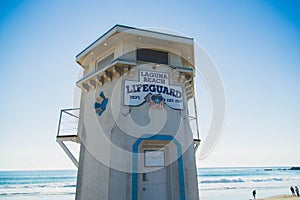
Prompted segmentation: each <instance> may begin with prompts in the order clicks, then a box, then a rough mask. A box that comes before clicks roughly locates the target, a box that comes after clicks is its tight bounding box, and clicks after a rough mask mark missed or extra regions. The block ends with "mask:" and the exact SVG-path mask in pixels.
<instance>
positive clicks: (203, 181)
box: [199, 177, 284, 184]
mask: <svg viewBox="0 0 300 200" xmlns="http://www.w3.org/2000/svg"><path fill="white" fill-rule="evenodd" d="M270 181H278V182H279V181H284V179H283V178H278V177H274V178H232V179H229V178H220V179H204V180H201V178H200V180H199V183H208V184H209V183H243V182H270Z"/></svg>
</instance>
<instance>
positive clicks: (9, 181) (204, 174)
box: [0, 167, 300, 200]
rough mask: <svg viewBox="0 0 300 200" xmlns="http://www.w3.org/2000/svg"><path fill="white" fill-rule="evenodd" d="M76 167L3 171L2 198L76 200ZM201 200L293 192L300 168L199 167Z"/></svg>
mask: <svg viewBox="0 0 300 200" xmlns="http://www.w3.org/2000/svg"><path fill="white" fill-rule="evenodd" d="M76 173H77V171H76V170H49V171H0V199H1V200H3V199H7V200H29V199H30V200H50V199H51V200H71V199H72V200H74V199H75V190H76V175H77V174H76ZM198 184H199V194H200V198H201V200H235V199H236V200H239V199H240V200H242V199H250V198H252V190H256V191H257V198H263V197H267V196H274V195H279V194H290V190H289V187H290V186H291V185H297V186H298V187H299V186H300V171H294V170H289V168H288V167H272V168H266V167H264V168H198Z"/></svg>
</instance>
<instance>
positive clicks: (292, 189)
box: [290, 186, 296, 196]
mask: <svg viewBox="0 0 300 200" xmlns="http://www.w3.org/2000/svg"><path fill="white" fill-rule="evenodd" d="M290 190H291V192H292V195H293V196H296V195H295V190H294V188H293V186H291V187H290Z"/></svg>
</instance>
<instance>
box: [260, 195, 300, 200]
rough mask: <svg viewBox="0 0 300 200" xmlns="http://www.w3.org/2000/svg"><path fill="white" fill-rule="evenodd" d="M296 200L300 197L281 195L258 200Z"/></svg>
mask: <svg viewBox="0 0 300 200" xmlns="http://www.w3.org/2000/svg"><path fill="white" fill-rule="evenodd" d="M287 199H290V200H296V199H298V200H299V199H300V197H295V196H292V195H279V196H273V197H268V198H264V199H257V200H287Z"/></svg>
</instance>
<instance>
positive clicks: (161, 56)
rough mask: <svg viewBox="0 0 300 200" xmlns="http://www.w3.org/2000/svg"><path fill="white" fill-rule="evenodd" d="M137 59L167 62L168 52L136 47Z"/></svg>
mask: <svg viewBox="0 0 300 200" xmlns="http://www.w3.org/2000/svg"><path fill="white" fill-rule="evenodd" d="M136 55H137V60H139V61H145V62H152V63H160V64H166V65H168V64H169V62H168V61H169V59H168V52H165V51H157V50H152V49H137V54H136Z"/></svg>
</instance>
